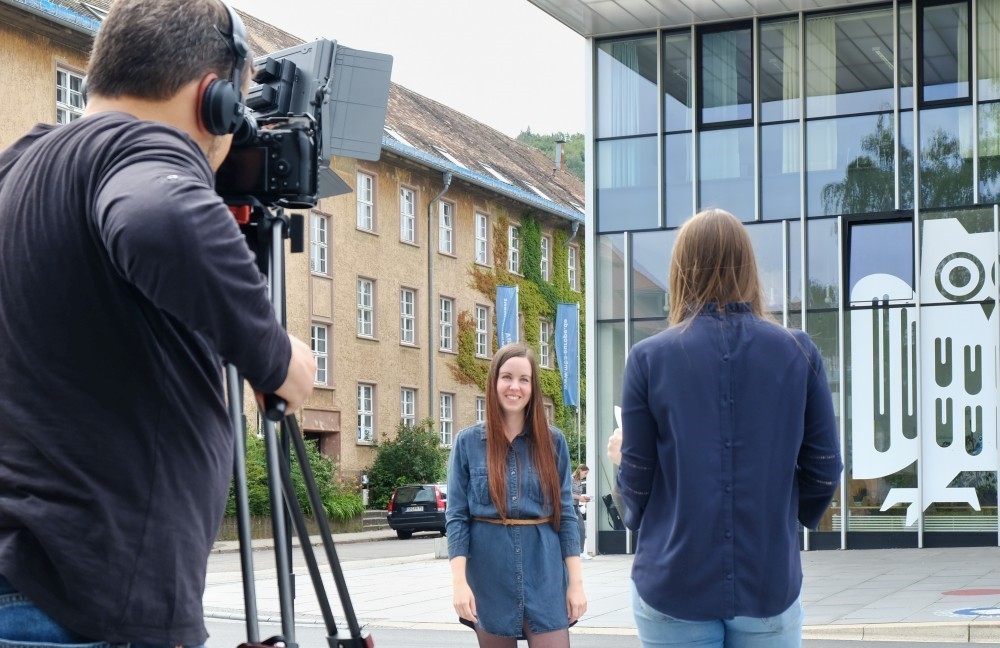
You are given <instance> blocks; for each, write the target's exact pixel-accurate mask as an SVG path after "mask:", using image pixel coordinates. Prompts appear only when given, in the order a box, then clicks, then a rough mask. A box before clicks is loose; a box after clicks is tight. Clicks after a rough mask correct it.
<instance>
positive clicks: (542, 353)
mask: <svg viewBox="0 0 1000 648" xmlns="http://www.w3.org/2000/svg"><path fill="white" fill-rule="evenodd" d="M538 364H539V365H541V366H543V367H551V366H552V325H551V324H549V323H548V322H547V321H546V320H542V321H541V322H539V323H538Z"/></svg>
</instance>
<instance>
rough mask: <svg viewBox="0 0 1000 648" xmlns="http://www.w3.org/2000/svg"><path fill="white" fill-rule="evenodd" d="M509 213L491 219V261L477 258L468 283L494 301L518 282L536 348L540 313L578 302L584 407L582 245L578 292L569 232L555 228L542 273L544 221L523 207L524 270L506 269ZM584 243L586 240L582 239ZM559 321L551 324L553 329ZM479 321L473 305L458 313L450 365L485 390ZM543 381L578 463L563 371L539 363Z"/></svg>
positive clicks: (548, 314) (529, 340)
mask: <svg viewBox="0 0 1000 648" xmlns="http://www.w3.org/2000/svg"><path fill="white" fill-rule="evenodd" d="M509 226H510V219H509V218H508V217H507V216H506V214H503V213H501V214H499V215H498V216H497V218H496V220H495V223H494V225H493V267H492V268H484V267H482V266H479V265H475V264H473V265H472V266H471V267H470V269H469V277H470V278H469V285H470V286H471V287H472V288H474V289H476V290H477V291H479V292H480V293H482V294H483V295H485V296H486V298H487V299H489V300H490V302H491V303H496V296H497V286H514V285H516V286H518V308H519V310H520V312H521V314H522V315H524V343H525V344H527V345H528V346H530V347H532V348H533V349H536V350H537V349H538V338H539V322H540V321H541V319H542V318H545V319H547V320H548V321H549V322H554V321H555V315H556V306H557V304H559V303H560V302H562V303H579V304H580V378H581V380H580V399H581V408H585V407H586V403H585V402H584V400H585V397H586V382H585V380H586V371H585V362H584V359H585V358H586V357H587V355H586V344H585V339H586V328H585V322H586V311H585V310H584V304H583V290H584V285H585V284H584V274H583V266H584V257H583V246H582V245H578V250H579V254H578V258H577V277H578V283H579V287H580V292H577V291H574V290H572V289H571V288H570V287H569V276H568V274H567V262H566V245H567V242H568V240H569V234H568V233H567V232H564V231H561V230H556V231H555V232H553V234H552V248H551V250H550V254H549V257H550V258H549V263H550V266H551V272H550V280H549V281H546V280H544V279H542V271H541V260H542V229H541V224H540V223H539V221H538V219H537V218H536V217H535V215H534V213H533V212H531V211H527V212H524V213H523V214H521V218H520V226H519V227H520V235H521V260H520V263H521V266H520V268H519V270H520V275H517V274H514V273H512V272H510V271H508V270H507V252H508V244H507V228H508V227H509ZM579 242H580V243H582V240H579ZM554 329H555V327H553V331H554ZM491 335H492V337H493V347H494V348H497V337H496V329H495V327H494V328H493V331H492V333H491ZM475 336H476V331H475V322H474V319H473V316H472V314H471V313H470V312H469V311H463V312H462V313H460V314H459V317H458V358H457V359H456V360H455V362H453V363H452V364H451V365H450V366H449V368H450V369H451V373H452V375H453V376H454V378H455V379H456V380H458V381H459V382H461V383H462V384H466V385H477V386H478V387H479V388H480V389H481V390H483V391H485V390H486V381H487V376H488V373H489V362H487V361H486V360H483V359H482V358H476V338H475ZM549 343H550V344H551V345H552V353H555V335H554V334H553V336H552V339H551V340H550V341H549ZM539 381H540V382H541V386H542V393H543V394H545V395H546V396H548V397H549V398H550V399H551V400H552V402H553V404H554V405H555V420H554V421H553V422H552V423H553V424H554V425H555V426H556V427H558V428H559V429H561V430H563V431H564V432H565V433H566V437H567V441H568V442H569V446H570V457H571V459H573V464H574V465H576V464H578V463H580V462H581V461H582V460H583V457H582V456H579V454H578V453H577V445H578V444H577V439H576V410H575V409H574V408H572V407H567V406H565V405H563V404H562V376H561V374H560V372H559V371H558V370H555V369H541V370H540V372H539Z"/></svg>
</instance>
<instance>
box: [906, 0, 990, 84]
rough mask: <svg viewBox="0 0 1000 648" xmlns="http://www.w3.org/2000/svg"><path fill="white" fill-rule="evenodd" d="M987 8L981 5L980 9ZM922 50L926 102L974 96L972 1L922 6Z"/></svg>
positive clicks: (922, 82)
mask: <svg viewBox="0 0 1000 648" xmlns="http://www.w3.org/2000/svg"><path fill="white" fill-rule="evenodd" d="M985 9H986V8H985V7H983V6H981V7H980V11H983V10H985ZM921 12H922V14H923V39H922V41H921V44H922V47H923V53H922V56H921V59H922V63H921V65H922V67H921V70H920V72H921V79H920V81H921V83H920V96H921V99H923V101H924V102H935V101H961V100H966V101H967V100H968V99H969V98H970V97H971V96H972V94H971V93H972V87H971V84H970V83H969V80H970V78H971V75H970V71H971V57H970V56H969V52H970V43H971V40H972V33H971V30H970V26H971V23H970V20H969V4H968V3H967V2H955V3H950V4H934V5H930V3H928V6H923V7H921Z"/></svg>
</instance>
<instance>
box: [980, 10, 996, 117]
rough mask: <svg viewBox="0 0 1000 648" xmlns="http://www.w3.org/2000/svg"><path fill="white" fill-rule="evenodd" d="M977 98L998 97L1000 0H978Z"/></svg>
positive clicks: (991, 98)
mask: <svg viewBox="0 0 1000 648" xmlns="http://www.w3.org/2000/svg"><path fill="white" fill-rule="evenodd" d="M976 13H977V15H978V20H977V21H976V22H977V23H978V26H977V29H978V33H977V38H978V43H977V44H978V50H979V51H978V56H979V59H978V61H977V63H978V70H977V72H978V74H979V100H980V101H991V100H993V99H1000V0H979V7H978V9H977V10H976Z"/></svg>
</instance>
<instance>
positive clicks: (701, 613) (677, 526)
mask: <svg viewBox="0 0 1000 648" xmlns="http://www.w3.org/2000/svg"><path fill="white" fill-rule="evenodd" d="M622 431H623V442H622V464H621V469H620V471H619V473H618V479H617V482H618V487H619V490H620V493H621V496H622V499H623V502H624V504H625V508H626V511H625V524H626V525H627V526H628V527H629V528H630V529H633V530H638V541H637V542H638V544H637V547H636V555H635V562H634V563H633V567H632V579H633V581H634V582H635V585H636V589H637V590H638V592H639V594H640V596H642V598H643V600H645V601H646V602H647V603H648V604H649V605H650V606H652V607H653V608H655V609H657V610H660V611H661V612H663V613H664V614H667V615H670V616H672V617H675V618H679V619H686V620H691V621H705V620H713V619H730V618H733V617H735V616H751V617H767V616H775V615H777V614H779V613H780V612H782V611H784V610H786V609H787V608H788V607H789V606H790V605H791V604H792V603H793V602H794V601H795V599H796V598H797V597H798V595H799V591H800V589H801V586H802V566H801V562H800V559H799V540H798V521H801V522H802V523H803V524H804V525H806V526H807V527H810V528H815V527H816V526H817V525H818V524H819V522H820V519H821V518H822V516H823V514H824V512H825V511H826V508H827V506H828V505H829V503H830V500H831V499H832V497H833V494H834V491H835V489H836V486H837V483H838V481H839V479H840V473H841V469H842V467H843V466H842V463H841V458H840V442H839V435H838V432H837V423H836V419H835V416H834V412H833V401H832V398H831V395H830V388H829V385H828V384H827V380H826V375H825V374H824V372H823V362H822V359H821V358H820V354H819V350H818V349H817V348H816V345H815V344H813V342H812V340H811V339H810V338H809V336H808V335H807V334H805V333H803V332H802V331H796V330H789V329H785V328H782V327H780V326H778V325H776V324H773V323H771V322H767V321H764V320H762V319H760V318H758V317H756V316H754V315H753V314H752V313H750V311H749V308H748V307H747V306H746V305H745V304H730V305H728V306H727V307H726V310H725V312H722V313H720V312H717V310H716V309H715V306H714V305H710V306H709V307H708V308H706V309H705V310H703V311H702V312H701V313H700V314H698V315H695V316H694V317H693V318H692V319H691V320H689V321H688V322H687V323H684V324H681V325H679V326H674V327H671V328H670V329H668V330H666V331H664V332H662V333H660V334H658V335H656V336H653V337H651V338H648V339H646V340H643V341H641V342H639V343H637V344H636V345H635V346H634V347H633V348H632V351H631V352H630V353H629V356H628V362H627V363H626V367H625V378H624V384H623V388H622Z"/></svg>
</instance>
